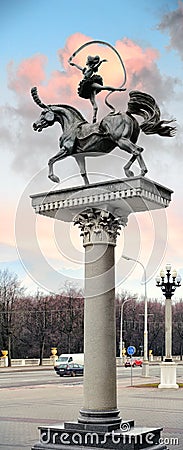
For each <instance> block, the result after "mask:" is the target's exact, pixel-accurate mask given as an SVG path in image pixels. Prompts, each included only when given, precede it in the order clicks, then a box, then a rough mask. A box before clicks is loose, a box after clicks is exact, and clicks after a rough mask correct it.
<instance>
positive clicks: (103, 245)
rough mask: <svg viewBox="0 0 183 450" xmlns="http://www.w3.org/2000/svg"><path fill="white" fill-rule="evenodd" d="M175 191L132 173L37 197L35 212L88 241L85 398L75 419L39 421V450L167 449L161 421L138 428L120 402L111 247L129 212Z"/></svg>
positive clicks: (161, 202) (164, 202)
mask: <svg viewBox="0 0 183 450" xmlns="http://www.w3.org/2000/svg"><path fill="white" fill-rule="evenodd" d="M171 192H172V191H170V190H168V189H166V188H164V187H163V186H160V185H158V184H157V183H153V182H152V181H150V180H148V179H145V178H142V177H134V178H131V179H125V180H115V181H110V182H107V183H98V184H95V185H94V186H92V185H91V186H81V187H77V188H70V189H65V190H62V191H55V192H50V193H48V194H47V193H43V194H36V195H34V196H32V205H33V207H34V209H35V212H36V213H38V214H43V215H46V216H49V217H52V218H56V219H57V220H63V221H66V222H72V221H73V222H74V223H75V224H76V225H78V226H79V228H80V229H81V236H82V239H83V246H84V248H85V311H84V330H85V335H84V353H85V362H84V365H85V369H84V405H83V407H82V408H81V410H80V415H79V418H78V420H77V421H76V422H74V423H64V424H56V425H55V426H51V427H41V428H40V442H39V443H38V444H35V446H34V447H33V449H34V450H36V449H37V450H39V449H40V450H41V449H47V450H53V449H55V450H56V449H57V450H64V449H65V448H68V447H69V449H70V450H71V448H72V449H73V447H75V448H76V450H77V449H79V448H81V447H83V446H84V447H88V448H91V447H92V448H98V447H99V448H108V449H113V448H116V447H117V448H119V449H120V450H123V449H124V450H135V449H136V450H140V449H146V448H150V449H151V450H154V449H156V450H163V449H166V448H167V447H166V445H162V444H161V445H159V444H158V442H159V439H160V433H161V430H162V428H157V429H150V428H145V427H144V428H141V427H135V426H134V421H133V420H125V419H123V420H122V419H121V418H120V412H119V410H118V408H117V393H116V324H115V255H114V249H115V245H116V241H117V235H118V234H119V230H120V228H121V226H125V225H126V224H127V221H128V216H129V214H130V213H134V212H140V211H147V210H150V209H157V208H164V207H167V206H168V204H169V202H170V199H171ZM150 439H151V440H150Z"/></svg>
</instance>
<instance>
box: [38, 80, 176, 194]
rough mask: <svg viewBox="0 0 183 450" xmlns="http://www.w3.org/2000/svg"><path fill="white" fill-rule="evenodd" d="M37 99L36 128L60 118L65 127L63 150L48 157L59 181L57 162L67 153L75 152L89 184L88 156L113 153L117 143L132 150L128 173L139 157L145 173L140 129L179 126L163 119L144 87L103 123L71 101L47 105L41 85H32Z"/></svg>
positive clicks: (167, 130)
mask: <svg viewBox="0 0 183 450" xmlns="http://www.w3.org/2000/svg"><path fill="white" fill-rule="evenodd" d="M31 95H32V98H33V100H34V102H35V103H36V104H37V105H38V106H39V107H40V108H42V109H43V111H42V112H41V114H40V117H39V119H38V120H37V121H36V122H34V123H33V129H34V131H38V132H41V131H42V130H43V129H44V128H47V127H50V126H52V125H54V123H55V122H58V123H59V124H60V125H61V128H62V135H61V137H60V139H59V152H58V153H57V154H56V155H54V156H53V157H52V158H50V159H49V161H48V167H49V174H48V177H49V178H50V179H51V180H52V181H53V182H56V183H59V182H60V180H59V178H58V177H57V176H56V175H55V174H54V171H53V165H54V164H55V162H57V161H60V160H62V159H64V158H66V157H67V156H73V157H74V158H75V160H76V162H77V164H78V166H79V169H80V173H81V176H82V178H83V180H84V183H85V185H88V184H89V180H88V176H87V173H86V166H85V157H86V156H101V155H105V154H106V153H110V152H111V151H112V150H114V148H115V147H117V146H118V147H119V148H120V149H121V150H124V151H126V152H127V153H129V154H131V155H132V156H131V158H130V160H129V161H128V162H127V164H126V165H125V166H124V172H125V175H126V176H127V177H133V176H134V173H133V172H132V170H130V167H131V165H132V164H133V163H134V161H136V160H137V162H138V164H139V166H140V169H141V172H140V174H141V176H145V174H146V173H147V171H148V170H147V167H146V165H145V162H144V160H143V158H142V151H143V150H144V149H143V148H142V147H139V146H138V145H137V140H138V137H139V134H140V131H143V132H144V133H145V134H147V135H148V134H159V135H160V136H168V137H171V136H174V134H175V130H176V128H175V127H173V126H170V125H169V123H171V122H173V121H174V120H160V110H159V107H158V105H157V103H156V101H155V99H154V98H153V97H151V95H149V94H146V93H144V92H140V91H131V92H130V93H129V97H130V100H129V102H128V109H127V111H126V112H116V111H113V112H110V113H109V114H108V115H106V116H105V117H104V118H103V119H102V120H101V122H100V123H98V122H97V123H92V124H90V123H88V122H87V121H86V120H85V119H84V117H83V116H82V114H81V113H80V112H79V111H78V110H77V109H75V108H73V107H72V106H69V105H62V104H58V105H46V104H45V103H43V102H42V101H41V99H40V98H39V96H38V92H37V88H36V87H33V88H32V89H31ZM133 114H136V115H139V116H141V117H142V118H143V119H144V121H143V122H142V123H141V124H139V123H138V121H137V120H136V118H135V117H133Z"/></svg>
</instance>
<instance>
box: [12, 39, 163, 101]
mask: <svg viewBox="0 0 183 450" xmlns="http://www.w3.org/2000/svg"><path fill="white" fill-rule="evenodd" d="M89 41H92V38H91V37H88V36H85V35H83V34H81V33H75V34H74V35H72V36H70V37H69V38H68V39H67V40H66V43H65V46H64V47H63V48H61V49H59V50H58V54H59V59H60V62H61V65H62V68H61V70H60V71H58V70H57V71H53V72H52V73H51V76H50V79H49V80H48V82H47V84H46V85H45V84H44V85H43V82H44V81H45V79H46V74H45V65H46V62H47V57H46V56H45V55H35V56H32V57H31V58H28V59H27V60H23V61H22V62H21V63H20V64H19V66H18V68H17V69H15V66H14V63H13V62H10V63H9V66H8V77H9V87H10V89H12V90H14V91H15V92H16V93H17V94H19V95H20V94H22V93H24V92H25V91H26V90H27V89H30V87H32V86H33V85H37V86H38V87H39V92H40V95H41V96H42V97H43V98H44V100H45V101H47V102H52V103H53V102H57V103H59V102H60V103H66V102H68V103H71V102H74V103H75V105H84V103H85V104H86V103H87V104H88V102H84V100H83V99H80V98H79V97H78V95H77V86H78V83H79V81H80V80H81V79H82V73H81V72H80V71H79V70H77V69H76V68H74V67H71V66H70V65H69V64H68V59H69V57H70V56H71V55H72V54H73V52H74V51H75V50H76V49H77V48H78V47H80V46H81V45H83V44H84V43H86V42H89ZM115 47H116V49H117V50H118V52H119V53H120V55H121V57H122V59H123V61H124V64H125V67H126V70H127V79H128V82H127V87H128V89H130V88H133V89H134V88H136V86H137V84H138V82H139V80H137V83H136V85H135V84H134V79H133V76H134V75H135V74H136V75H138V74H139V73H140V72H141V71H142V70H144V69H146V70H148V71H149V72H150V73H151V72H153V71H155V61H156V59H157V58H158V52H157V50H155V49H151V48H147V49H145V50H144V49H142V48H141V47H140V46H139V45H137V44H136V43H134V42H133V41H131V40H129V39H127V38H125V39H123V40H121V41H120V40H118V41H117V42H116V46H115ZM88 54H92V55H95V54H99V55H100V56H101V58H102V59H104V58H105V59H107V61H108V62H107V63H104V64H102V65H101V67H100V69H99V73H100V74H101V76H102V77H103V78H104V84H107V85H111V86H116V87H119V86H120V84H121V83H122V81H123V77H124V74H123V70H122V67H121V65H120V62H119V59H118V57H117V55H116V54H115V53H114V52H113V51H112V50H111V49H110V48H109V47H107V46H101V45H99V44H92V45H90V46H88V47H86V48H85V49H84V50H82V51H81V52H80V53H79V54H78V55H77V56H76V57H75V58H74V61H75V62H77V63H78V64H79V65H81V66H82V67H84V66H85V63H86V59H87V56H88ZM132 84H133V85H132ZM105 94H106V93H104V94H103V95H102V94H101V98H102V97H103V96H104V95H105Z"/></svg>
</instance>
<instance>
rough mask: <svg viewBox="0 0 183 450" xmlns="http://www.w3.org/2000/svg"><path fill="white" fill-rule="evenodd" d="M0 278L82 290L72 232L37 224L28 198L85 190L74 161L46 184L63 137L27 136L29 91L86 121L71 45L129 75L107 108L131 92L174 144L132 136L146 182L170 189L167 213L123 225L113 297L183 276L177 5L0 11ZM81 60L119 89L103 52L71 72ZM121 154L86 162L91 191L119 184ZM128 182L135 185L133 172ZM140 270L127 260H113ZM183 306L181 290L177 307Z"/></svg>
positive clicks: (31, 108) (182, 27) (60, 166)
mask: <svg viewBox="0 0 183 450" xmlns="http://www.w3.org/2000/svg"><path fill="white" fill-rule="evenodd" d="M0 30H1V31H0V33H1V39H0V77H1V83H0V117H1V120H0V154H1V164H0V183H1V221H0V248H1V252H0V269H1V270H3V269H7V268H8V269H9V270H10V271H12V272H15V273H17V275H18V277H19V278H20V279H21V280H22V284H23V285H24V286H25V287H26V288H27V292H34V291H36V289H39V290H43V291H45V292H50V291H51V292H58V291H59V289H62V287H63V286H64V282H65V281H66V280H67V281H69V283H72V284H75V285H76V286H79V287H80V286H83V278H84V250H83V247H82V241H81V238H80V237H79V230H78V229H77V228H76V227H74V226H73V225H72V224H65V223H63V222H58V221H54V220H51V219H48V218H46V217H43V216H36V215H35V213H34V211H33V209H32V207H31V201H30V195H31V194H35V193H39V192H47V191H50V190H55V189H62V188H65V187H70V186H77V185H78V186H79V185H81V184H82V180H81V179H80V175H79V169H78V167H77V165H76V163H75V160H74V159H73V158H72V157H68V158H67V159H65V160H63V161H62V162H59V163H57V164H56V166H55V170H56V173H57V174H58V176H59V177H60V180H61V181H60V184H59V185H55V184H53V183H52V182H51V181H50V180H48V178H47V174H48V173H47V172H48V171H47V162H48V159H49V158H50V157H51V156H53V155H54V154H55V153H57V151H58V139H59V137H60V135H61V133H62V131H61V129H60V126H59V125H58V124H57V125H54V126H53V127H50V128H48V129H47V130H43V131H42V133H35V132H34V131H33V129H32V123H33V122H34V121H35V120H37V119H38V117H39V114H40V109H39V107H38V106H37V105H35V103H34V102H33V100H32V98H31V96H30V90H31V88H32V87H33V86H37V88H38V92H39V95H40V97H41V99H42V101H43V102H45V103H50V104H57V103H64V104H68V105H72V106H74V107H75V108H77V109H78V110H79V111H80V112H81V113H82V114H83V116H84V117H85V118H86V120H87V121H89V122H91V117H92V110H91V105H90V103H89V101H88V100H85V99H82V98H80V97H79V96H78V94H77V86H78V84H79V81H80V80H81V73H80V72H79V71H78V70H77V69H76V68H74V67H71V66H70V65H69V64H68V58H69V57H70V56H71V54H72V53H73V52H74V51H75V50H76V49H77V48H78V47H80V45H82V44H84V43H86V42H89V41H92V40H100V41H105V42H106V43H109V44H110V45H112V46H113V47H115V48H116V49H117V51H118V52H119V53H120V55H121V58H122V60H123V63H124V65H125V68H126V72H127V82H126V85H125V86H126V91H125V92H123V93H114V94H112V96H111V99H113V103H114V104H115V106H116V108H118V109H120V110H121V111H125V110H126V109H127V103H128V100H129V92H130V91H131V90H134V89H137V90H140V91H143V92H147V93H149V94H150V95H152V96H153V97H154V98H155V99H156V101H157V104H158V106H159V108H160V110H161V115H162V119H166V120H171V119H174V118H175V119H176V127H177V132H176V136H175V137H173V138H162V137H160V136H157V135H152V136H145V135H144V134H143V133H141V135H140V138H139V141H138V142H139V145H140V146H142V147H143V148H144V153H143V157H144V160H145V163H146V165H147V167H148V175H147V176H148V178H149V179H151V180H152V181H155V182H158V183H160V184H162V185H164V186H166V187H167V188H169V189H172V191H173V194H172V201H171V203H170V206H169V207H168V208H167V209H166V210H160V211H154V212H152V211H147V212H146V213H138V214H131V215H130V217H129V221H128V226H127V227H126V228H125V229H124V230H122V231H121V235H120V237H119V239H118V245H117V248H116V289H117V291H118V292H119V293H120V292H121V291H122V290H126V291H128V292H130V293H133V294H134V293H137V294H138V295H144V269H145V271H146V276H147V294H148V296H149V297H152V298H155V297H156V298H162V294H161V290H160V289H157V288H156V286H155V277H156V276H157V275H158V274H159V271H160V269H161V268H162V267H163V268H165V266H166V264H167V263H171V264H172V268H173V269H174V268H176V269H177V271H178V273H179V274H180V275H181V276H183V254H182V248H183V237H182V225H183V208H182V184H183V182H182V168H183V151H182V147H183V145H182V144H183V142H182V141H183V123H182V122H183V120H182V101H183V82H182V80H183V77H182V70H183V47H182V42H183V1H177V0H154V1H153V2H150V1H149V2H147V1H146V0H139V1H138V2H137V1H136V0H128V2H126V1H124V0H113V2H112V7H109V6H108V4H107V2H105V1H104V0H100V2H98V1H96V0H93V1H92V2H87V3H86V2H84V1H83V0H78V1H77V2H76V1H75V0H70V1H69V2H66V1H64V0H53V1H52V2H50V1H48V0H44V1H43V0H39V1H35V0H31V1H30V0H28V1H26V2H25V1H24V0H12V1H11V0H10V1H9V2H7V1H5V0H1V5H0ZM88 54H92V55H95V54H99V55H100V57H101V58H102V59H104V58H105V59H107V63H105V64H103V66H101V70H100V74H101V75H102V77H103V79H104V82H105V84H108V85H112V86H116V87H117V86H120V84H121V83H122V81H123V76H124V74H123V71H122V67H121V66H120V63H119V60H118V58H117V56H116V54H115V53H114V52H113V51H112V50H111V48H109V46H107V45H98V44H97V45H94V44H92V45H90V46H89V47H87V49H84V50H83V51H81V52H80V53H79V54H78V55H77V57H76V60H75V61H76V62H77V63H78V64H80V65H81V66H82V67H84V65H85V62H86V57H87V56H88ZM104 98H105V95H104V94H103V93H100V94H99V95H98V96H97V103H98V107H99V112H98V120H99V121H100V120H101V119H102V118H103V117H104V116H105V115H106V114H107V113H108V112H109V110H108V109H107V107H106V106H105V105H104ZM127 160H128V159H127V154H126V153H125V152H123V151H121V150H120V149H119V148H116V149H115V150H114V151H113V152H111V153H110V154H109V155H107V156H105V157H99V158H87V170H88V174H89V178H90V182H91V183H92V182H95V181H103V180H105V181H106V180H107V179H111V178H112V179H114V178H118V179H119V178H124V172H123V166H124V165H125V162H126V161H127ZM134 171H135V175H138V174H139V168H138V166H136V165H134ZM123 254H126V255H127V256H129V257H131V258H133V259H135V260H138V261H140V263H141V264H139V263H134V262H132V261H131V262H130V261H126V260H124V259H123V258H122V255H123ZM180 297H182V287H181V288H179V289H177V291H176V294H175V296H174V298H175V300H176V298H180Z"/></svg>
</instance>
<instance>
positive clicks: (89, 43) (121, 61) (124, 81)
mask: <svg viewBox="0 0 183 450" xmlns="http://www.w3.org/2000/svg"><path fill="white" fill-rule="evenodd" d="M91 44H101V45H106V46H107V47H109V48H111V50H112V51H113V52H114V53H116V55H117V57H118V59H119V61H120V63H121V66H122V69H123V76H124V79H123V82H122V84H121V85H120V86H119V88H120V89H121V88H122V87H123V86H124V85H125V83H126V80H127V76H126V69H125V66H124V63H123V60H122V58H121V56H120V54H119V53H118V51H117V50H116V49H115V48H114V47H113V46H112V45H111V44H109V43H108V42H105V41H97V40H94V41H88V42H85V44H83V45H81V46H80V47H79V48H78V49H77V50H76V51H75V52H74V53H73V54H72V56H71V57H70V61H72V59H73V58H74V57H75V56H76V55H77V54H78V53H79V52H80V51H81V50H83V49H84V48H85V47H88V45H91ZM112 93H113V92H109V93H108V94H107V95H106V97H105V104H106V105H107V106H108V107H109V108H110V109H112V110H113V112H115V108H114V106H112V105H111V104H110V103H109V102H108V101H107V99H108V98H109V96H110V95H111V94H112Z"/></svg>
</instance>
